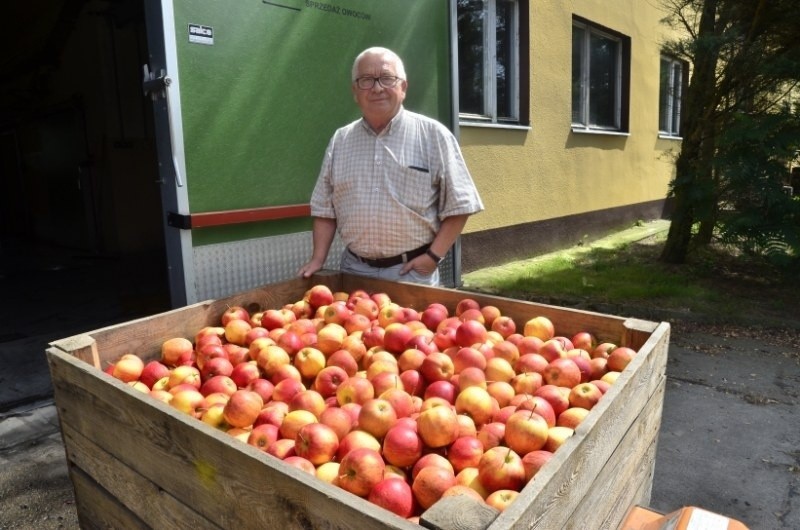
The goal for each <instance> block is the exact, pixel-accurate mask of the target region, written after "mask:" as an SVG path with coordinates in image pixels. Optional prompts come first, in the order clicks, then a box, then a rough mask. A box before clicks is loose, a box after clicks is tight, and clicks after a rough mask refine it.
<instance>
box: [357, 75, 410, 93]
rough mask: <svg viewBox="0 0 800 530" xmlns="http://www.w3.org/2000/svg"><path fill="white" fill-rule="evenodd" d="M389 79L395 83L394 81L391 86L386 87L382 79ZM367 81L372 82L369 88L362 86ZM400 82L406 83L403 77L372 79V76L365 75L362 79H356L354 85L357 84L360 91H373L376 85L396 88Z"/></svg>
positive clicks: (385, 76)
mask: <svg viewBox="0 0 800 530" xmlns="http://www.w3.org/2000/svg"><path fill="white" fill-rule="evenodd" d="M388 78H391V79H393V80H394V81H392V84H391V85H385V84H384V83H383V81H381V80H382V79H388ZM366 80H370V81H372V82H371V83H370V85H369V86H368V87H364V86H361V84H362V83H361V82H362V81H366ZM400 81H404V79H403V78H401V77H398V76H396V75H382V76H380V77H372V76H370V75H363V76H361V77H356V79H355V80H354V81H353V83H355V84H356V86H357V87H358V89H359V90H372V89H373V88H375V83H378V84H379V85H380V86H381V87H382V88H394V87H396V86H397V83H399V82H400Z"/></svg>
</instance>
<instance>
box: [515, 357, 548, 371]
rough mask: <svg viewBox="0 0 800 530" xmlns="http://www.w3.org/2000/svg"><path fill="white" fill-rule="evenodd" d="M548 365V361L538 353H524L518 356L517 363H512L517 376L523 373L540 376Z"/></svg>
mask: <svg viewBox="0 0 800 530" xmlns="http://www.w3.org/2000/svg"><path fill="white" fill-rule="evenodd" d="M549 363H550V361H548V360H547V359H545V358H544V357H543V356H542V355H540V354H538V353H525V354H522V355H520V357H519V359H517V362H516V363H514V370H515V371H516V372H517V373H518V374H520V373H524V372H536V373H539V374H541V373H542V372H544V369H545V368H546V367H547V365H548V364H549Z"/></svg>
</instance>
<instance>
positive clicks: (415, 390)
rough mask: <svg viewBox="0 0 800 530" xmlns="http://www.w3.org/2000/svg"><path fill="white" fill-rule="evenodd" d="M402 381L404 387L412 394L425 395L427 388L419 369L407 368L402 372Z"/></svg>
mask: <svg viewBox="0 0 800 530" xmlns="http://www.w3.org/2000/svg"><path fill="white" fill-rule="evenodd" d="M400 381H402V382H403V389H404V390H405V391H406V392H408V393H409V394H411V396H423V395H425V390H426V389H427V386H428V385H427V383H425V380H424V378H423V377H422V374H420V373H419V371H418V370H405V371H403V372H401V373H400Z"/></svg>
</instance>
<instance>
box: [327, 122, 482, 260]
mask: <svg viewBox="0 0 800 530" xmlns="http://www.w3.org/2000/svg"><path fill="white" fill-rule="evenodd" d="M481 210H483V203H482V202H481V199H480V196H479V195H478V191H477V189H476V188H475V184H474V183H473V182H472V177H471V176H470V174H469V171H468V170H467V166H466V164H465V163H464V159H463V157H462V156H461V150H460V148H459V146H458V142H457V141H456V139H455V137H454V136H453V134H452V133H451V132H450V131H449V130H448V129H447V128H446V127H445V126H444V125H442V124H441V123H439V122H437V121H436V120H433V119H431V118H428V117H426V116H423V115H421V114H416V113H413V112H410V111H407V110H405V109H401V110H400V112H399V113H398V114H397V116H395V117H394V119H393V120H392V121H391V122H390V123H389V125H387V127H386V128H385V129H384V130H383V131H381V133H380V134H375V132H374V131H373V130H372V129H371V128H370V127H369V125H367V123H366V122H365V121H364V120H363V119H360V120H357V121H355V122H353V123H351V124H349V125H346V126H345V127H342V128H340V129H339V130H337V131H336V132H335V133H334V135H333V137H332V138H331V140H330V142H329V144H328V148H327V149H326V151H325V159H324V161H323V163H322V170H321V171H320V174H319V178H318V179H317V184H316V186H315V187H314V192H313V194H312V196H311V215H312V216H314V217H325V218H334V219H336V222H337V229H338V231H339V235H340V236H341V238H342V241H343V242H344V243H345V245H347V246H348V247H349V248H350V250H352V251H353V252H355V253H356V254H358V255H359V256H362V257H367V258H384V257H389V256H396V255H398V254H402V253H403V252H406V251H408V250H412V249H415V248H418V247H421V246H422V245H426V244H428V243H430V242H431V241H433V238H434V236H435V235H436V232H437V231H438V230H439V226H440V225H441V220H442V219H444V218H446V217H450V216H453V215H464V214H474V213H477V212H479V211H481Z"/></svg>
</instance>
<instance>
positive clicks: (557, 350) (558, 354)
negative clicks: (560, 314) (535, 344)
mask: <svg viewBox="0 0 800 530" xmlns="http://www.w3.org/2000/svg"><path fill="white" fill-rule="evenodd" d="M536 353H538V354H539V355H541V356H542V357H544V358H545V359H547V362H551V361H554V360H555V359H559V358H562V357H566V356H567V355H566V354H567V350H565V349H564V343H563V342H561V341H560V340H556V339H549V340H546V341H544V342H543V343H542V345H541V346H540V347H539V350H538V351H537V352H536Z"/></svg>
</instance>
